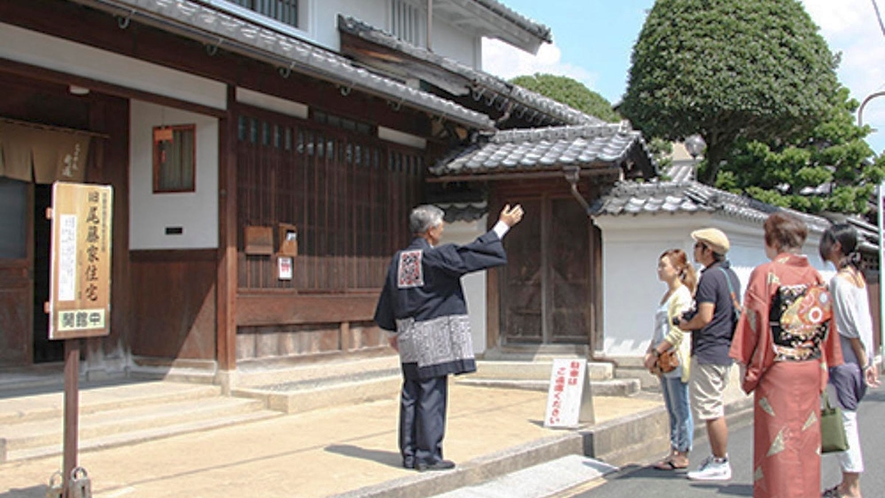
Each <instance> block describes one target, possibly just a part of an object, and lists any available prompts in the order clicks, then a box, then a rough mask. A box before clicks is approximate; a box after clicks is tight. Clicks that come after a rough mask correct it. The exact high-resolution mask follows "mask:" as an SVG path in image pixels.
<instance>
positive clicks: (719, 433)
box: [707, 417, 728, 458]
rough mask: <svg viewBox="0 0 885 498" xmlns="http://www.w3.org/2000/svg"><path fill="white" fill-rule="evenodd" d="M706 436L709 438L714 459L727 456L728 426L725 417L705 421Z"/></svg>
mask: <svg viewBox="0 0 885 498" xmlns="http://www.w3.org/2000/svg"><path fill="white" fill-rule="evenodd" d="M707 436H709V437H710V449H711V450H712V451H713V456H714V457H716V458H725V456H726V455H727V454H728V425H727V424H726V423H725V417H719V418H714V419H711V420H707Z"/></svg>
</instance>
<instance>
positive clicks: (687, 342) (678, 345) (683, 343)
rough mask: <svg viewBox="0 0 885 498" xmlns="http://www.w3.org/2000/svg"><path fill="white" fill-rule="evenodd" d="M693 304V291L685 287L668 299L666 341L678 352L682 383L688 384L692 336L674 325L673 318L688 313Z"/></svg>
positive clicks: (677, 290)
mask: <svg viewBox="0 0 885 498" xmlns="http://www.w3.org/2000/svg"><path fill="white" fill-rule="evenodd" d="M691 302H692V297H691V291H689V290H688V287H686V286H684V285H683V286H681V287H679V288H678V289H676V292H674V293H673V295H671V296H670V297H669V298H668V303H669V304H668V306H667V324H668V326H669V328H670V331H669V333H667V336H666V337H664V340H666V341H667V342H669V343H670V344H672V345H673V349H675V350H676V356H677V357H678V358H679V364H680V365H682V377H681V378H680V379H681V380H682V382H688V378H689V374H690V373H691V372H690V360H691V337H690V336H689V335H688V334H690V332H689V331H687V330H682V329H680V328H679V327H677V326H675V325H673V317H675V316H679V315H681V314H682V313H684V312H686V311H688V310H689V308H691Z"/></svg>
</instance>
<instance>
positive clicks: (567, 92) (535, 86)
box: [510, 73, 621, 123]
mask: <svg viewBox="0 0 885 498" xmlns="http://www.w3.org/2000/svg"><path fill="white" fill-rule="evenodd" d="M510 82H511V83H513V84H515V85H519V86H521V87H523V88H526V89H528V90H531V91H533V92H535V93H539V94H541V95H543V96H545V97H549V98H551V99H553V100H555V101H557V102H560V103H563V104H565V105H567V106H570V107H573V108H575V109H577V110H579V111H581V112H583V113H585V114H589V115H591V116H596V117H597V118H599V119H601V120H603V121H608V122H610V123H617V122H618V121H621V117H620V116H618V113H616V112H615V111H614V110H612V105H611V103H610V102H609V101H608V100H605V98H603V97H602V96H601V95H599V94H598V93H596V92H594V91H593V90H590V89H589V88H587V87H586V86H584V84H583V83H581V82H580V81H577V80H574V79H572V78H569V77H568V76H557V75H554V74H541V73H535V74H534V75H531V76H528V75H526V76H517V77H516V78H513V79H512V80H510Z"/></svg>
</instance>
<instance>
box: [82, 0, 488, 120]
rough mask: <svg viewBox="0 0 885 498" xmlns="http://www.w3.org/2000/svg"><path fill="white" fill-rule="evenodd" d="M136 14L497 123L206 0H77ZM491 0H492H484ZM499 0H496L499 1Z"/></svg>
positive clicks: (446, 112)
mask: <svg viewBox="0 0 885 498" xmlns="http://www.w3.org/2000/svg"><path fill="white" fill-rule="evenodd" d="M73 1H75V2H77V3H82V4H86V5H90V6H93V7H96V8H99V9H102V10H105V11H109V12H112V13H114V14H118V15H121V16H123V17H127V18H128V17H129V16H131V17H132V18H133V20H136V21H145V22H147V23H149V24H152V25H154V26H158V27H160V28H161V29H165V30H168V31H172V32H175V33H179V34H183V35H184V36H188V37H192V38H195V39H198V40H200V41H204V42H206V43H208V44H213V45H214V44H216V43H217V48H221V49H225V50H229V51H233V52H237V53H240V54H243V55H246V56H247V57H252V58H255V59H258V60H264V61H266V62H269V63H271V64H275V65H277V66H278V67H279V68H280V71H281V73H283V74H285V73H286V72H287V71H295V72H303V73H306V74H309V75H311V76H314V77H317V78H320V79H324V80H327V81H331V82H334V83H339V84H341V85H343V86H345V87H347V88H353V89H356V90H360V91H363V92H366V93H369V94H372V95H377V96H380V97H382V98H386V99H388V100H390V101H391V102H393V103H394V104H395V105H405V106H407V107H412V108H415V109H420V110H423V111H427V112H430V113H431V114H433V115H436V116H445V117H446V118H447V119H450V120H452V121H455V122H459V123H461V124H465V125H468V126H470V127H475V128H481V129H493V128H494V122H493V121H492V120H491V119H489V117H488V116H486V115H485V114H482V113H478V112H475V111H472V110H470V109H467V108H466V107H463V106H461V105H458V104H456V103H454V102H452V101H450V100H447V99H443V98H440V97H437V96H435V95H432V94H430V93H427V92H424V91H421V90H416V89H414V88H410V87H408V86H406V85H404V84H402V83H400V82H398V81H395V80H392V79H390V78H386V77H382V76H379V75H377V74H374V73H371V72H369V71H367V70H366V69H364V68H361V67H357V66H355V65H354V64H353V62H352V61H351V60H350V59H347V58H345V57H342V56H341V55H338V54H336V53H335V52H332V51H329V50H326V49H324V48H321V47H318V46H316V45H312V44H310V43H307V42H305V41H302V40H300V39H298V38H296V37H295V36H291V35H288V34H285V33H283V32H280V31H277V30H272V29H269V28H267V27H265V26H263V25H260V24H257V23H255V22H252V21H250V20H247V19H243V18H240V17H237V16H234V15H232V14H229V13H227V12H225V11H222V10H220V9H217V8H213V7H211V6H208V5H205V4H204V3H202V2H196V1H191V0H176V1H170V0H73ZM486 1H490V0H486ZM496 3H497V2H496Z"/></svg>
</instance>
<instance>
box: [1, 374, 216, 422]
mask: <svg viewBox="0 0 885 498" xmlns="http://www.w3.org/2000/svg"><path fill="white" fill-rule="evenodd" d="M220 393H221V389H220V388H219V387H218V386H207V385H192V384H181V383H174V382H132V381H129V382H125V383H123V382H116V383H112V384H103V385H99V386H83V387H81V389H80V391H79V396H80V397H79V406H80V415H81V416H82V415H86V414H90V413H95V412H102V411H109V410H116V409H120V408H128V407H134V406H140V405H150V404H155V403H162V402H169V401H183V400H194V399H205V398H212V397H217V396H218V395H219V394H220ZM22 396H27V399H28V403H27V405H26V406H25V405H23V404H22V401H21V398H22ZM62 416H64V387H63V386H62V387H59V386H56V387H55V388H54V389H52V390H51V392H36V393H34V392H33V391H32V392H31V393H28V392H24V391H17V392H15V393H12V394H9V393H6V394H4V395H3V397H2V398H0V426H3V425H8V424H13V423H19V422H28V421H34V420H45V419H54V418H56V419H57V418H61V417H62Z"/></svg>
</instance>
